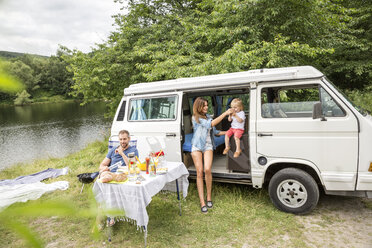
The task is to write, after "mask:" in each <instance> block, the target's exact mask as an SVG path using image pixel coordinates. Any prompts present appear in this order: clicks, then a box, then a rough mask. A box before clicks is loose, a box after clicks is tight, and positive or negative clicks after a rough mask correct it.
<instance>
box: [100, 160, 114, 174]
mask: <svg viewBox="0 0 372 248" xmlns="http://www.w3.org/2000/svg"><path fill="white" fill-rule="evenodd" d="M110 162H111V159H109V158H104V159H103V161H102V162H101V164H100V165H99V171H100V172H102V171H108V170H109V168H108V167H109V165H110Z"/></svg>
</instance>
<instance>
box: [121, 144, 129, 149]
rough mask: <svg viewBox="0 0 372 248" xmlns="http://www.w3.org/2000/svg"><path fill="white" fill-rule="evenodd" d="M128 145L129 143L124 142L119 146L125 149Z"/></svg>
mask: <svg viewBox="0 0 372 248" xmlns="http://www.w3.org/2000/svg"><path fill="white" fill-rule="evenodd" d="M128 145H129V144H128V143H126V144H122V145H121V147H122V148H123V149H125V148H127V147H128Z"/></svg>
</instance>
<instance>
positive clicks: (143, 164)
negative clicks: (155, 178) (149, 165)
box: [137, 163, 146, 171]
mask: <svg viewBox="0 0 372 248" xmlns="http://www.w3.org/2000/svg"><path fill="white" fill-rule="evenodd" d="M137 166H138V168H140V170H141V171H145V170H146V163H141V164H139V163H138V164H137Z"/></svg>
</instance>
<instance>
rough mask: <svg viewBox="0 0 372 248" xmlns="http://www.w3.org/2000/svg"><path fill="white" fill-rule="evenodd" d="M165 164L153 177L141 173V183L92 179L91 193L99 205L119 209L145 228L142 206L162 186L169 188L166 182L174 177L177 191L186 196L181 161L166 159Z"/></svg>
mask: <svg viewBox="0 0 372 248" xmlns="http://www.w3.org/2000/svg"><path fill="white" fill-rule="evenodd" d="M166 167H167V168H168V172H167V173H166V174H163V175H156V176H155V177H151V176H149V175H147V174H146V173H145V172H141V175H142V176H143V177H145V179H146V180H145V181H143V182H141V184H136V183H135V182H129V181H128V182H126V183H123V184H111V183H101V182H98V181H96V182H95V183H94V185H93V193H94V196H95V198H96V200H97V202H98V203H99V204H100V205H101V206H102V207H103V208H105V209H117V210H123V211H124V212H125V217H126V218H129V219H131V220H134V221H135V222H136V224H137V226H138V227H142V226H145V228H146V230H147V224H148V222H149V216H148V214H147V210H146V207H147V205H149V204H150V202H151V199H152V197H153V196H154V195H156V194H157V193H158V192H159V191H160V190H162V189H167V190H169V187H170V186H169V185H167V184H169V183H171V182H174V181H175V180H176V179H178V185H179V191H180V192H182V193H183V197H184V198H185V197H186V196H187V190H188V187H189V181H188V176H189V172H188V170H187V169H186V167H185V165H184V164H183V163H181V162H167V164H166ZM173 185H174V184H173ZM175 190H176V186H175V185H174V191H175Z"/></svg>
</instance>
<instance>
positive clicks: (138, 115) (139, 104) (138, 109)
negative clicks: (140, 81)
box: [130, 99, 147, 120]
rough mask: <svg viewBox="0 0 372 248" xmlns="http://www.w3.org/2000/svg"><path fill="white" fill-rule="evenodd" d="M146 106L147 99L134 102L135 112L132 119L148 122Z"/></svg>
mask: <svg viewBox="0 0 372 248" xmlns="http://www.w3.org/2000/svg"><path fill="white" fill-rule="evenodd" d="M144 105H145V99H140V100H135V101H132V108H134V109H133V112H132V115H131V117H130V119H131V120H147V117H146V114H145V111H144V110H143V106H144Z"/></svg>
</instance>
